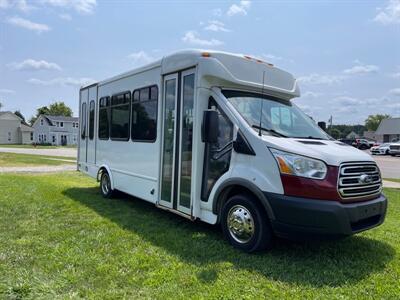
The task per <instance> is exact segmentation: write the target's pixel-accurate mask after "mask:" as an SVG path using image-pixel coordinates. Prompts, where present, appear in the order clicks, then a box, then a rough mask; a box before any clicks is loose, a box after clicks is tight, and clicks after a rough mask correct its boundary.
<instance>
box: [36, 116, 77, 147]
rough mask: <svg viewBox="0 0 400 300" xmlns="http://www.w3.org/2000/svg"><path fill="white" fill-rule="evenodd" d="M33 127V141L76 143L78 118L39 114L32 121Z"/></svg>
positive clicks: (60, 143)
mask: <svg viewBox="0 0 400 300" xmlns="http://www.w3.org/2000/svg"><path fill="white" fill-rule="evenodd" d="M33 128H34V129H35V133H34V141H35V143H38V144H44V143H49V144H52V145H76V144H77V143H78V132H79V118H75V117H64V116H48V115H40V116H39V117H38V118H37V120H36V121H35V123H33Z"/></svg>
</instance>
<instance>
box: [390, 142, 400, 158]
mask: <svg viewBox="0 0 400 300" xmlns="http://www.w3.org/2000/svg"><path fill="white" fill-rule="evenodd" d="M389 153H390V155H391V156H396V155H400V142H398V143H392V144H390V147H389Z"/></svg>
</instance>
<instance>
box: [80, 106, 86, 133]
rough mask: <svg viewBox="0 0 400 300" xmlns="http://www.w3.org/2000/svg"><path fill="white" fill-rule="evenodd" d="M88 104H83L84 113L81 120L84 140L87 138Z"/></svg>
mask: <svg viewBox="0 0 400 300" xmlns="http://www.w3.org/2000/svg"><path fill="white" fill-rule="evenodd" d="M86 116H87V114H86V102H84V103H82V112H81V120H82V126H81V138H82V139H83V140H84V139H85V137H86Z"/></svg>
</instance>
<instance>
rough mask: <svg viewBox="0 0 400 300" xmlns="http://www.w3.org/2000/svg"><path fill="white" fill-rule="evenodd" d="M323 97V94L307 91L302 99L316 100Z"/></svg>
mask: <svg viewBox="0 0 400 300" xmlns="http://www.w3.org/2000/svg"><path fill="white" fill-rule="evenodd" d="M321 95H322V93H317V92H311V91H307V92H305V93H303V94H302V95H301V97H305V98H312V99H314V98H318V97H320V96H321Z"/></svg>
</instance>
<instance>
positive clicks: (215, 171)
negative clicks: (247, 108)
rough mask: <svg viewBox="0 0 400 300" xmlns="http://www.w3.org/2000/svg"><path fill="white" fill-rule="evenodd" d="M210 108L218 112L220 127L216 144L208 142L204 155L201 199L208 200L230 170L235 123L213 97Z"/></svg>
mask: <svg viewBox="0 0 400 300" xmlns="http://www.w3.org/2000/svg"><path fill="white" fill-rule="evenodd" d="M209 109H214V110H216V111H217V112H218V117H219V127H218V129H217V130H218V141H217V143H215V144H207V148H206V151H205V155H204V165H205V168H204V173H203V183H202V191H201V199H202V200H203V201H207V199H208V196H209V195H210V192H211V190H212V188H213V186H214V184H215V182H216V181H217V180H218V179H219V178H220V177H221V176H222V175H223V174H224V173H225V172H226V171H228V170H229V165H230V161H231V154H232V146H231V143H232V140H233V124H232V122H231V121H230V120H229V119H228V117H227V116H226V115H225V114H224V112H223V111H222V110H221V109H220V108H219V107H218V105H217V103H216V102H215V100H214V99H213V98H210V103H209Z"/></svg>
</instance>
